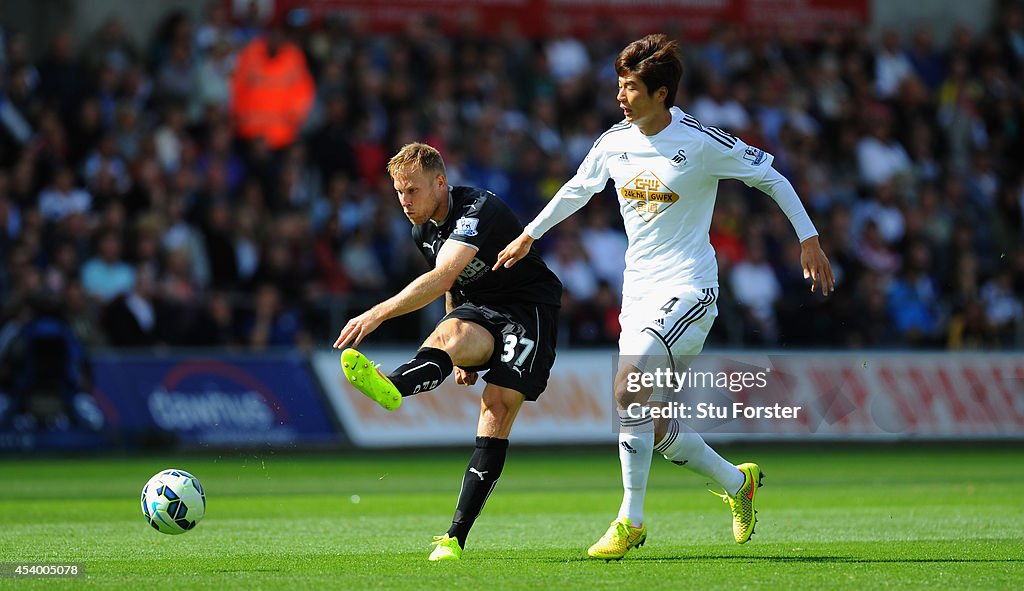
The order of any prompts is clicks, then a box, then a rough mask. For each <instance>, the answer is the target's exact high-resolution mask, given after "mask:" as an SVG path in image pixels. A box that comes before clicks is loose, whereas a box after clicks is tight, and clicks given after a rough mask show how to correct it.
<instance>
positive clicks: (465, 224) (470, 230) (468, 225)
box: [452, 218, 480, 236]
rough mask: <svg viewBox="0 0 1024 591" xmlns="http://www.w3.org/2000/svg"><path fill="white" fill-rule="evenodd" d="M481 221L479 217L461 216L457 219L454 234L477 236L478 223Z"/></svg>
mask: <svg viewBox="0 0 1024 591" xmlns="http://www.w3.org/2000/svg"><path fill="white" fill-rule="evenodd" d="M479 223H480V220H479V219H478V218H459V219H457V220H455V229H454V230H453V231H452V234H458V235H459V236H476V234H477V232H476V225H477V224H479Z"/></svg>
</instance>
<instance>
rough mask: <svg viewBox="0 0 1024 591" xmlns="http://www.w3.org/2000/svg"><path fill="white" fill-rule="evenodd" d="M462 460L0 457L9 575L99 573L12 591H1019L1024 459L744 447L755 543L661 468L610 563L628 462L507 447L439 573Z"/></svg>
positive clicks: (693, 488)
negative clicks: (196, 493) (202, 492)
mask: <svg viewBox="0 0 1024 591" xmlns="http://www.w3.org/2000/svg"><path fill="white" fill-rule="evenodd" d="M467 453H468V450H467V451H463V452H458V453H450V452H444V453H431V454H428V453H419V454H413V455H409V454H404V455H403V454H395V453H387V454H380V453H371V452H360V453H349V454H346V455H344V456H337V457H328V456H316V457H302V456H295V455H288V456H282V455H273V454H263V455H258V456H257V455H246V456H230V457H229V456H224V457H220V458H216V457H209V456H206V457H198V458H196V457H189V456H179V457H170V458H159V459H139V458H130V459H117V460H111V459H106V460H92V459H74V460H53V459H50V460H31V461H29V460H10V459H8V460H3V461H0V561H24V562H36V561H65V562H81V563H84V565H85V569H86V571H87V574H88V576H87V577H86V578H84V579H60V580H56V579H48V580H42V579H36V580H18V581H12V580H10V579H0V587H17V588H39V589H61V588H68V589H81V588H85V589H88V588H123V589H154V590H155V589H188V590H189V591H193V590H196V589H217V590H218V591H226V590H229V589H273V590H275V591H284V590H286V589H309V588H322V589H368V588H397V589H437V590H439V591H440V590H449V589H473V590H475V591H493V590H495V589H503V588H531V589H549V588H557V589H616V590H625V589H630V590H632V589H636V590H647V589H673V590H676V589H729V590H734V591H735V590H737V589H750V588H787V589H792V588H797V589H799V588H802V589H822V588H844V589H850V588H853V589H875V588H922V587H929V588H933V589H934V588H948V587H956V588H989V589H1013V588H1016V589H1020V588H1024V562H1022V561H1024V538H1022V532H1024V501H1022V499H1024V473H1022V472H1021V460H1022V458H1024V453H1022V451H1021V448H1020V447H1019V446H995V447H984V448H979V447H962V446H959V447H949V446H934V447H923V448H920V447H914V448H906V447H899V446H895V447H871V448H867V449H866V450H863V449H862V450H855V449H850V448H829V447H819V446H814V447H810V446H809V447H805V448H803V449H802V450H799V449H793V448H783V449H778V448H769V449H757V448H752V447H748V448H743V449H742V450H732V451H730V452H728V453H727V456H728V457H730V458H732V459H734V460H736V461H741V460H755V461H758V462H760V463H761V466H762V467H763V469H764V471H765V472H766V473H767V477H766V479H765V488H764V489H763V490H762V493H763V494H762V495H761V496H760V505H759V511H760V513H759V516H760V518H761V521H760V523H759V524H758V526H757V534H756V535H755V536H754V539H753V540H752V541H751V542H750V543H749V544H746V545H744V546H738V545H736V544H734V543H733V542H732V540H731V533H730V529H729V513H728V509H727V508H726V506H725V505H724V504H723V503H722V502H721V501H720V500H719V499H717V498H715V497H713V496H712V495H710V494H708V493H707V492H705V487H704V485H703V484H704V483H703V482H702V481H701V479H700V478H698V477H697V476H695V475H693V474H692V473H690V472H688V471H687V470H685V469H682V468H678V467H675V466H672V465H671V464H668V463H667V462H665V461H664V460H661V459H660V458H658V459H657V461H656V462H655V467H654V470H653V472H652V475H651V488H650V492H649V494H648V502H647V523H648V527H649V530H650V538H649V540H648V543H647V545H646V546H644V547H643V548H640V549H638V550H634V551H632V552H630V554H629V555H628V556H627V557H626V559H625V560H623V561H621V562H613V563H605V562H603V561H600V562H595V561H587V560H584V558H583V556H584V551H585V549H586V548H587V546H588V545H589V544H590V543H592V542H593V541H594V540H596V539H597V538H598V537H599V536H600V535H601V534H602V533H603V531H604V529H605V528H606V527H607V525H608V522H609V521H610V520H611V518H612V517H614V513H615V510H616V509H617V507H618V502H619V499H620V498H621V497H620V495H621V492H620V482H619V476H618V461H617V456H616V455H615V450H614V449H608V450H604V451H588V452H580V451H571V450H557V451H551V452H547V453H542V452H537V451H526V450H523V449H516V448H514V447H513V449H512V452H511V454H510V457H509V461H508V464H507V465H506V467H505V473H504V475H503V476H502V480H501V482H500V483H499V485H498V488H497V490H496V491H495V494H494V495H493V496H492V497H491V499H490V502H489V505H488V507H487V509H486V510H485V512H484V515H483V516H482V517H481V519H480V521H479V522H478V524H477V526H476V528H475V529H474V531H473V534H472V536H471V537H470V544H469V548H468V549H467V552H466V554H465V557H464V560H463V561H462V562H461V563H441V564H435V563H429V562H427V561H426V555H427V552H428V551H429V545H428V542H429V540H430V537H431V535H434V534H440V533H443V532H444V531H445V529H446V528H447V525H448V521H449V519H450V517H451V510H452V509H453V506H454V503H455V497H456V494H457V492H458V491H457V489H456V487H457V486H458V484H459V482H460V480H461V475H462V471H463V470H464V469H465V460H466V457H467ZM169 467H177V468H183V469H186V470H189V471H191V472H193V473H194V474H195V475H196V476H198V477H199V478H200V479H201V480H202V482H203V484H204V485H205V487H206V491H207V494H208V497H209V507H208V512H207V516H206V518H205V520H204V521H203V522H202V523H201V524H200V525H199V526H198V527H197V528H196V529H195V530H194V531H192V532H190V533H188V534H185V535H182V536H166V535H161V534H159V533H157V532H155V531H153V530H152V529H150V527H149V526H148V525H146V524H145V522H144V521H143V518H142V515H141V513H140V510H139V504H138V495H139V489H140V488H141V486H142V484H144V483H145V481H146V480H147V479H148V478H149V476H151V475H152V474H153V473H155V472H157V471H158V470H160V469H163V468H169ZM353 495H358V496H359V499H360V502H359V503H358V504H357V503H353V502H352V497H353Z"/></svg>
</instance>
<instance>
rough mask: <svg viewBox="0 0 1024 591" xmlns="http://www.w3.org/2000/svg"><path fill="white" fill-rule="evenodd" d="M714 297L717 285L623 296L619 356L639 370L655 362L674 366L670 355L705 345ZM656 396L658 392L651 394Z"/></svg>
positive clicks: (688, 352)
mask: <svg viewBox="0 0 1024 591" xmlns="http://www.w3.org/2000/svg"><path fill="white" fill-rule="evenodd" d="M717 301H718V288H717V287H712V288H706V289H696V288H688V289H684V290H682V291H677V292H676V293H675V294H674V295H672V296H669V295H667V294H664V293H662V294H659V295H657V296H646V297H640V298H624V299H623V301H622V311H621V312H620V313H619V325H620V326H621V327H622V332H621V333H620V334H619V357H620V359H622V358H627V359H628V361H629V362H631V363H633V364H634V365H636V366H637V368H638V369H640V370H641V371H653V370H654V369H655V366H663V367H667V366H671V367H672V369H673V370H674V364H673V362H672V357H681V356H692V355H697V354H699V353H700V352H701V350H703V349H704V341H705V340H707V338H708V333H710V332H711V327H712V326H713V325H714V323H715V318H716V317H718V306H717V305H716V302H717ZM648 359H650V361H651V362H652V363H650V364H649V363H648ZM649 365H650V367H648V366H649ZM659 398H661V397H660V396H659V395H658V393H657V392H655V395H654V396H652V399H659Z"/></svg>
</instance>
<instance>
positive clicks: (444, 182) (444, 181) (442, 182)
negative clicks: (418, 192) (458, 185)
mask: <svg viewBox="0 0 1024 591" xmlns="http://www.w3.org/2000/svg"><path fill="white" fill-rule="evenodd" d="M434 182H436V183H437V188H438V189H444V188H445V187H447V186H448V177H446V176H444V175H443V174H439V175H437V176H436V177H434Z"/></svg>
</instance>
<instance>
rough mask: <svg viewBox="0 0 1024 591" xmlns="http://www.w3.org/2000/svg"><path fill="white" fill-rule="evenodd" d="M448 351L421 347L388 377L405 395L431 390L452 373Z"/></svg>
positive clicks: (452, 366)
mask: <svg viewBox="0 0 1024 591" xmlns="http://www.w3.org/2000/svg"><path fill="white" fill-rule="evenodd" d="M454 367H455V366H454V365H452V358H451V357H449V356H448V353H447V352H445V351H442V350H441V349H435V348H433V347H423V348H422V349H420V350H419V351H416V356H415V357H413V358H412V359H411V360H409V361H408V362H407V363H405V364H404V365H401V366H400V367H399V368H398V369H396V370H395V371H393V372H391V374H390V375H389V376H388V379H390V380H391V383H392V384H394V385H395V387H396V388H398V391H399V392H400V393H401V394H402V396H403V397H405V396H412V395H413V394H419V393H420V392H426V391H428V390H433V389H434V388H436V387H438V386H440V385H441V382H443V381H444V380H445V378H447V377H448V376H450V375H452V370H453V369H454Z"/></svg>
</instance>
